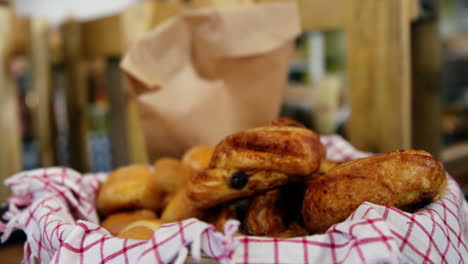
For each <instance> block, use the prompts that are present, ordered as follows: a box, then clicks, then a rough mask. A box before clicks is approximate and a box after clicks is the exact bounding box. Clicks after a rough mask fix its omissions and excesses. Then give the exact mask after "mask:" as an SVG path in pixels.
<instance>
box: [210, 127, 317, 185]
mask: <svg viewBox="0 0 468 264" xmlns="http://www.w3.org/2000/svg"><path fill="white" fill-rule="evenodd" d="M288 120H289V119H280V120H278V121H276V122H273V123H272V125H270V126H264V127H259V128H253V129H249V130H245V131H242V132H239V133H236V134H233V135H231V136H228V137H227V138H225V139H224V140H223V141H221V142H220V143H219V144H218V145H216V148H215V151H214V153H213V158H212V159H211V163H210V168H222V169H228V170H240V171H248V170H272V171H278V172H283V173H286V174H292V175H303V176H306V175H310V174H312V173H314V172H316V171H317V170H318V169H319V168H320V162H321V161H322V159H323V158H324V157H325V148H324V146H323V145H322V143H321V142H320V137H319V135H318V134H316V133H315V132H313V131H312V130H309V129H307V128H305V127H304V126H302V125H300V124H299V125H296V124H297V122H295V121H292V120H289V121H288ZM291 124H294V125H293V126H292V125H291Z"/></svg>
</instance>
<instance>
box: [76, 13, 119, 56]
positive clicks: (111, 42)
mask: <svg viewBox="0 0 468 264" xmlns="http://www.w3.org/2000/svg"><path fill="white" fill-rule="evenodd" d="M80 30H81V34H82V35H81V42H82V44H81V45H82V55H83V56H84V57H96V56H105V57H108V56H118V55H120V54H122V52H123V46H124V44H123V42H122V35H123V34H122V33H123V32H122V27H121V16H120V15H115V16H109V17H104V18H100V19H96V20H92V21H89V22H84V23H82V24H81V29H80Z"/></svg>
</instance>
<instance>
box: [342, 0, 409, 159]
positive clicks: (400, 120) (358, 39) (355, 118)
mask: <svg viewBox="0 0 468 264" xmlns="http://www.w3.org/2000/svg"><path fill="white" fill-rule="evenodd" d="M405 1H406V0H379V1H375V0H350V1H347V2H346V3H347V5H346V6H345V7H346V13H347V15H346V34H347V37H348V39H347V50H348V58H347V69H348V85H349V90H350V93H349V94H350V107H351V117H350V121H349V124H348V127H347V129H348V130H347V131H348V134H349V137H350V139H351V142H352V143H353V144H354V145H355V146H356V147H358V148H360V149H363V150H368V151H377V152H388V151H392V150H395V149H406V148H409V147H411V115H410V110H411V107H410V103H411V98H410V43H409V36H410V32H409V28H410V21H409V15H408V12H409V10H408V6H407V5H406V4H405Z"/></svg>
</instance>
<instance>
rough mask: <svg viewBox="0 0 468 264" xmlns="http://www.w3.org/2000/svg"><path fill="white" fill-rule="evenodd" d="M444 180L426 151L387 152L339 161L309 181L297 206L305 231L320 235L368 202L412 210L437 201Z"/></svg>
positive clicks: (444, 182) (438, 166) (442, 170)
mask: <svg viewBox="0 0 468 264" xmlns="http://www.w3.org/2000/svg"><path fill="white" fill-rule="evenodd" d="M446 183H447V177H446V175H445V171H444V169H443V167H442V164H441V163H440V161H439V160H437V159H436V158H434V157H432V156H431V155H430V154H429V153H427V152H425V151H417V150H408V151H394V152H390V153H389V154H384V155H377V156H372V157H369V158H362V159H358V160H354V161H350V162H346V163H343V164H341V165H338V166H336V167H334V168H332V169H331V170H330V171H328V172H327V173H325V174H323V175H321V176H319V177H318V178H316V179H315V180H313V181H312V182H311V183H310V184H309V186H308V188H307V191H306V194H305V198H304V202H303V205H302V214H303V217H304V223H305V225H306V227H307V229H308V230H309V231H310V232H325V231H326V230H327V229H328V228H329V227H330V226H332V225H333V224H335V223H338V222H341V221H343V220H345V219H346V218H347V217H348V216H349V215H350V214H351V213H352V212H353V211H355V210H356V208H357V207H358V206H359V205H360V204H361V203H363V202H364V201H368V202H371V203H374V204H380V205H388V206H394V207H397V208H400V209H403V210H409V211H412V210H415V209H417V208H420V207H421V206H423V205H426V204H428V203H430V202H432V201H434V200H436V199H438V198H439V197H440V196H441V194H442V192H443V191H444V190H445V186H446Z"/></svg>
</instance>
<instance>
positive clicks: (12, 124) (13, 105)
mask: <svg viewBox="0 0 468 264" xmlns="http://www.w3.org/2000/svg"><path fill="white" fill-rule="evenodd" d="M11 15H12V14H11V11H10V10H9V9H8V8H5V7H1V6H0V36H1V37H0V131H1V136H0V181H2V182H3V180H4V179H5V178H7V177H10V176H12V174H14V173H17V172H19V171H21V168H22V166H21V154H22V151H21V130H20V124H19V119H20V115H19V113H18V96H17V93H16V86H15V84H14V80H13V78H12V76H11V75H10V74H8V72H9V71H8V60H9V51H10V48H9V46H10V45H11V43H10V41H11V38H9V37H10V36H11V34H12V27H11ZM8 193H9V191H8V189H7V188H6V187H5V186H4V185H3V184H1V185H0V201H1V202H3V201H5V199H6V197H7V195H8Z"/></svg>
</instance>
